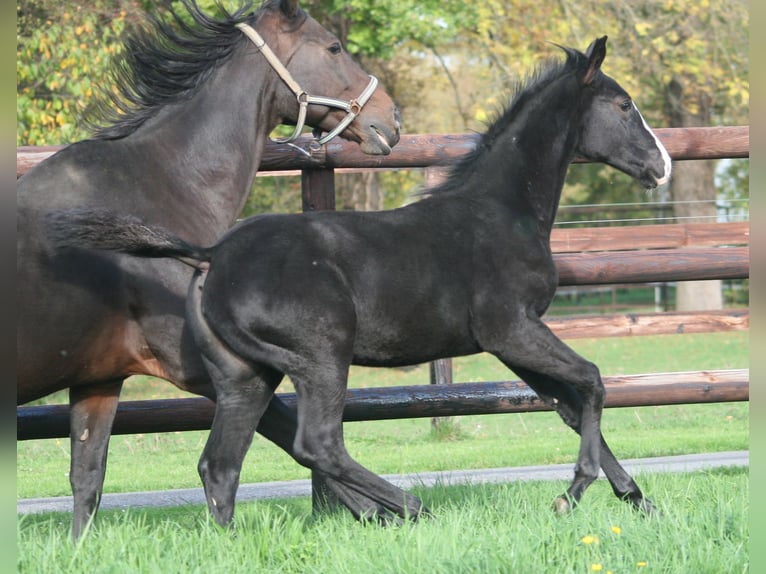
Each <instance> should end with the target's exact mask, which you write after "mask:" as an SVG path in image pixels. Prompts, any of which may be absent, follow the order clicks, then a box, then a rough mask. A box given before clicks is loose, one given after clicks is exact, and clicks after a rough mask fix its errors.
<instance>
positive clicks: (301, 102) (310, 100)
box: [236, 22, 378, 145]
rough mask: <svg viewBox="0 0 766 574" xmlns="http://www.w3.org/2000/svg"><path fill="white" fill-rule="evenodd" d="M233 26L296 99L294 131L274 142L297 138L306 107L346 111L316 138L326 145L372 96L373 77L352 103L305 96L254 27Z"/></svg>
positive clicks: (350, 101) (284, 141)
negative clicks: (344, 115)
mask: <svg viewBox="0 0 766 574" xmlns="http://www.w3.org/2000/svg"><path fill="white" fill-rule="evenodd" d="M236 27H237V28H239V29H240V30H241V31H242V32H243V33H244V34H245V36H247V37H248V38H250V40H251V41H252V42H253V44H255V46H256V48H258V50H260V52H261V53H262V54H263V56H264V57H265V58H266V61H267V62H268V63H269V65H271V67H272V68H273V69H274V71H275V72H276V73H277V75H278V76H279V77H280V78H281V79H282V81H283V82H284V83H285V84H287V87H288V88H290V90H292V92H293V94H295V97H296V99H297V100H298V121H297V122H296V123H295V130H294V131H293V133H292V135H290V136H289V137H286V138H279V139H275V140H274V141H275V142H276V143H290V142H292V141H294V140H295V139H297V138H298V136H299V135H301V130H303V126H304V124H305V123H306V113H307V111H308V107H309V105H310V104H316V105H320V106H328V107H331V108H340V109H341V110H345V111H346V117H344V118H343V119H342V120H341V121H340V122H338V125H337V126H335V128H333V130H332V131H331V132H329V133H328V134H326V135H325V136H324V137H322V138H319V139H317V142H318V143H319V144H320V145H321V144H325V143H327V142H328V141H330V140H331V139H332V138H334V137H335V136H337V135H338V134H340V133H341V132H342V131H343V130H345V129H346V128H347V127H348V125H349V124H350V123H351V122H353V121H354V118H356V116H358V115H359V113H360V112H361V111H362V108H363V107H364V105H365V104H366V103H367V102H368V101H369V99H370V98H371V97H372V94H373V93H374V92H375V89H376V88H377V87H378V79H377V78H376V77H375V76H372V75H370V82H369V83H368V84H367V87H366V88H365V89H364V90H363V91H362V93H361V94H360V95H359V97H358V98H356V99H353V100H349V101H345V100H339V99H337V98H328V97H325V96H312V95H309V94H308V92H306V91H305V90H304V89H303V88H301V86H300V84H298V82H296V81H295V79H294V78H293V77H292V75H291V74H290V72H289V71H288V70H287V68H286V67H285V66H284V65H283V64H282V62H280V61H279V58H277V56H276V55H275V54H274V52H273V51H272V50H271V48H269V46H268V45H267V44H266V41H265V40H264V39H263V37H262V36H261V35H260V34H259V33H258V32H256V31H255V28H253V27H252V26H250V25H249V24H246V23H244V22H241V23H239V24H236Z"/></svg>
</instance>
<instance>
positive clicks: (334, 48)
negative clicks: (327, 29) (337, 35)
mask: <svg viewBox="0 0 766 574" xmlns="http://www.w3.org/2000/svg"><path fill="white" fill-rule="evenodd" d="M327 49H328V50H329V52H330V53H331V54H333V55H337V54H340V53H341V52H342V51H343V48H341V45H340V44H339V43H338V42H335V44H333V45H332V46H330V47H329V48H327Z"/></svg>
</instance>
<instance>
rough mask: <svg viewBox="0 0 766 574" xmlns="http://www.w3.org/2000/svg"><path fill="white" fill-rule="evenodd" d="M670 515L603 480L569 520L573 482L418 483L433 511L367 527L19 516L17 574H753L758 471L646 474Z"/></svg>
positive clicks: (300, 515)
mask: <svg viewBox="0 0 766 574" xmlns="http://www.w3.org/2000/svg"><path fill="white" fill-rule="evenodd" d="M638 479H639V480H640V482H641V483H642V484H643V485H645V488H646V490H647V491H649V492H652V493H655V496H654V502H655V504H657V505H658V507H659V508H660V510H661V514H659V515H656V516H651V517H646V516H644V515H642V514H640V513H637V512H635V511H633V510H632V509H630V508H629V507H628V506H627V505H626V504H623V503H621V502H619V501H618V500H616V499H615V498H614V496H613V495H612V493H611V490H610V488H609V486H608V484H606V483H605V482H604V481H597V482H596V483H595V484H594V485H593V486H592V487H591V488H590V490H589V491H588V493H587V494H586V496H585V498H584V499H583V502H582V504H581V505H580V506H579V507H578V508H577V509H576V510H575V511H574V512H573V513H571V514H570V515H567V516H564V517H557V516H555V515H554V514H553V512H551V511H550V508H549V505H550V502H551V501H552V500H553V497H554V496H555V495H557V494H559V493H560V492H561V491H562V490H563V488H564V487H565V486H566V484H565V483H564V482H559V481H554V482H525V483H519V482H517V483H511V484H500V485H471V486H452V487H433V488H427V489H414V490H415V491H416V493H417V494H418V495H419V496H420V497H421V498H422V499H423V500H424V501H425V502H426V503H427V504H428V506H429V507H430V509H431V510H432V511H433V513H434V516H433V517H432V518H430V519H426V520H422V521H420V522H418V523H417V524H405V525H404V526H400V527H390V528H379V527H376V526H368V527H365V526H363V525H360V524H358V523H356V522H354V521H353V519H352V518H351V516H350V514H348V513H336V514H328V515H322V516H314V515H312V514H311V503H310V501H309V500H308V499H306V498H299V499H290V500H268V501H257V502H253V503H247V504H240V505H238V507H237V513H236V515H235V530H234V532H227V531H221V530H220V529H218V528H216V527H215V526H214V525H213V524H211V521H210V520H209V518H208V516H207V512H206V509H204V508H203V507H201V506H191V507H179V508H166V509H160V510H146V509H132V510H128V511H110V512H102V513H100V514H99V517H98V520H97V521H96V523H95V524H94V525H93V528H92V530H91V531H90V532H89V533H88V536H87V537H86V538H85V539H84V540H82V541H81V542H80V543H78V544H72V542H71V541H70V539H69V516H68V515H65V514H52V515H33V516H26V517H24V518H23V519H21V520H19V521H18V526H17V528H18V534H17V549H18V554H17V556H18V559H17V571H18V572H34V573H40V574H43V573H49V572H50V573H56V574H60V573H77V574H79V573H82V572H91V573H95V574H99V573H108V572H114V573H118V572H119V573H120V574H133V573H135V574H146V573H155V572H157V573H162V574H175V573H179V574H188V573H224V572H225V573H227V574H229V573H234V574H238V573H251V572H259V573H274V574H291V573H296V574H298V573H299V574H305V573H312V574H324V573H327V574H346V573H348V574H373V573H374V574H387V573H391V574H411V573H415V572H417V573H428V574H442V573H443V574H452V573H455V574H464V573H465V574H472V573H476V574H495V573H497V574H501V573H502V574H507V573H516V572H519V573H527V572H530V573H531V572H534V573H542V574H586V573H594V572H601V573H602V574H607V573H608V572H612V573H614V574H618V573H620V574H624V573H637V574H643V573H647V574H649V573H652V572H662V573H673V574H675V573H694V574H721V573H724V572H725V573H727V574H734V573H745V572H748V571H749V562H750V558H749V554H748V543H749V530H748V510H749V503H748V501H749V498H748V473H747V470H746V469H736V468H735V469H722V470H716V471H709V472H699V473H689V474H665V475H663V474H648V475H645V476H639V477H638Z"/></svg>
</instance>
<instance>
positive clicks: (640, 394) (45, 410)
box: [16, 126, 749, 440]
mask: <svg viewBox="0 0 766 574" xmlns="http://www.w3.org/2000/svg"><path fill="white" fill-rule="evenodd" d="M656 132H657V135H658V137H659V138H660V139H661V140H662V141H663V144H664V145H665V146H666V147H667V149H668V152H669V153H670V155H671V157H672V158H673V159H674V160H676V161H678V160H692V159H719V158H739V157H749V128H748V127H747V126H737V127H720V128H684V129H658V130H656ZM477 137H478V136H474V135H404V136H403V137H402V139H401V141H400V143H399V144H398V145H397V146H396V148H394V151H393V152H392V154H391V155H389V156H385V157H380V156H367V155H364V154H362V153H361V152H360V151H359V150H358V148H357V146H355V145H354V144H349V143H347V142H344V141H342V140H333V142H331V143H329V144H327V145H326V146H323V147H321V148H316V147H314V146H313V145H312V144H311V143H310V140H309V138H306V137H303V138H300V139H299V146H300V147H302V148H303V151H301V150H298V149H294V148H290V147H288V146H281V145H277V144H270V145H268V146H267V149H266V153H265V156H264V161H263V164H262V166H261V170H262V171H282V170H296V169H297V170H301V174H302V187H303V206H304V210H306V211H308V210H316V209H333V208H334V205H335V195H334V193H335V192H334V170H335V169H349V168H351V169H359V168H365V169H367V168H379V169H396V168H424V167H425V168H428V167H432V166H439V165H442V164H444V163H449V162H450V161H451V160H453V159H455V158H456V157H458V156H460V155H462V154H464V153H466V152H467V151H470V150H471V149H472V148H473V146H475V144H476V141H477ZM56 149H58V148H56V147H50V148H18V150H17V170H16V171H17V176H20V175H21V174H23V173H24V172H25V171H27V170H28V169H30V168H31V167H32V166H33V165H34V164H35V163H37V162H39V161H41V160H42V159H44V158H46V157H48V156H49V155H51V154H52V153H54V152H55V151H56ZM551 245H552V248H553V250H554V253H555V255H554V257H555V261H556V265H557V267H558V270H559V284H560V285H561V286H571V285H600V284H614V283H621V284H624V283H646V282H666V281H691V280H703V279H739V278H746V277H748V276H749V247H748V245H749V226H748V224H747V223H725V224H724V223H717V224H684V225H682V224H673V225H646V226H638V227H619V228H590V229H566V230H564V229H556V230H554V233H553V236H552V241H551ZM547 323H548V325H549V326H550V327H551V328H552V329H553V330H554V331H555V332H556V333H557V334H558V335H559V336H561V337H562V338H576V337H583V336H588V337H607V336H625V335H656V334H667V333H698V332H709V331H721V330H736V329H748V328H749V313H748V310H747V309H738V310H726V311H716V312H705V313H652V314H642V315H636V314H625V315H619V314H618V315H607V316H599V317H585V318H580V317H569V318H555V319H550V320H548V321H547ZM435 379H447V380H451V373H450V372H449V363H446V368H445V367H444V364H439V363H437V364H435V366H434V367H432V380H435ZM604 382H605V385H606V391H607V395H606V406H607V407H618V406H640V405H647V406H648V405H663V404H678V403H695V402H725V401H746V400H749V371H748V369H735V370H723V371H697V372H685V373H661V374H644V375H632V376H620V377H609V376H607V377H604ZM280 397H282V399H283V400H285V402H286V403H287V404H288V405H289V406H291V407H294V406H295V403H296V397H295V395H294V394H291V393H285V394H280ZM547 408H548V407H547V406H545V405H544V404H543V403H542V402H541V401H540V400H539V399H538V397H537V396H536V395H535V393H534V392H532V391H531V389H529V388H528V387H527V386H526V385H525V384H524V383H522V382H519V381H513V382H489V383H468V382H467V383H459V384H451V385H417V386H408V387H393V388H385V389H350V390H349V391H348V394H347V404H346V409H345V412H344V420H346V421H360V420H381V419H395V418H416V417H442V416H453V415H468V414H489V413H505V412H526V411H538V410H547ZM213 412H214V406H213V404H212V403H211V402H210V401H208V400H207V399H203V398H190V399H167V400H154V401H126V402H122V403H121V404H120V406H119V407H118V411H117V416H116V418H115V423H114V429H113V433H114V434H133V433H149V432H171V431H183V430H203V429H208V428H210V423H211V421H212V417H213ZM68 434H69V407H68V405H47V406H22V407H18V408H17V438H18V440H26V439H34V438H54V437H65V436H68Z"/></svg>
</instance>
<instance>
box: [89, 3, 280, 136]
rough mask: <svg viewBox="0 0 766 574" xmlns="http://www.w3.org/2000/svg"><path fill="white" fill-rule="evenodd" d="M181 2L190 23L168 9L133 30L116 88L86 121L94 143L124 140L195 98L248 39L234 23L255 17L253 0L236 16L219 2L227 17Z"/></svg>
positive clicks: (115, 75)
mask: <svg viewBox="0 0 766 574" xmlns="http://www.w3.org/2000/svg"><path fill="white" fill-rule="evenodd" d="M275 1H276V0H271V1H270V2H265V3H264V5H263V6H262V7H261V9H260V10H263V9H264V8H266V7H267V6H268V5H269V4H273V3H274V2H275ZM181 3H182V6H183V8H184V9H185V11H186V12H187V13H188V15H189V16H190V17H191V19H192V21H191V23H189V22H188V21H186V20H184V18H183V16H182V15H181V14H179V12H178V9H176V8H173V7H172V5H169V7H168V8H167V9H166V10H165V12H164V13H163V15H162V16H154V15H152V16H150V17H149V22H150V26H149V27H142V28H136V29H134V30H133V31H131V33H130V34H129V36H128V37H127V39H126V40H125V45H124V50H123V53H122V55H121V56H120V57H119V58H118V59H116V61H115V63H114V65H113V67H112V70H111V78H110V79H111V80H112V82H113V83H114V88H115V90H114V91H109V90H108V89H104V90H103V91H102V94H101V98H100V101H98V102H97V103H96V105H95V108H94V117H93V118H92V119H89V120H88V123H89V124H90V125H91V126H92V128H93V130H94V138H95V139H117V138H121V137H124V136H126V135H128V134H130V133H132V132H134V131H135V130H136V128H138V127H139V126H140V125H141V124H143V123H144V122H145V121H146V120H147V119H149V118H151V117H152V116H153V115H155V113H156V112H157V110H158V109H159V108H161V107H163V106H166V105H168V104H172V103H175V102H179V101H183V100H185V99H188V98H190V97H192V96H193V95H194V94H195V93H196V92H197V91H198V90H199V88H200V86H201V85H202V84H203V83H204V82H205V80H206V79H207V78H208V77H209V75H210V73H211V72H212V71H213V70H214V69H215V68H216V67H217V66H219V65H220V64H221V63H223V62H225V61H226V60H227V59H228V57H229V56H231V54H232V53H233V51H234V49H235V48H236V47H237V46H238V45H239V43H238V42H237V40H239V39H240V38H244V36H243V34H242V32H240V30H239V29H238V28H236V27H235V26H234V25H235V24H237V23H239V22H243V21H245V20H249V19H250V18H251V17H252V16H253V11H252V5H253V3H252V0H245V4H244V5H243V6H241V7H240V8H238V9H237V10H236V11H235V12H234V13H233V14H229V13H228V12H227V11H226V10H225V9H224V8H223V6H221V5H220V4H219V8H220V10H221V12H222V13H223V14H225V16H224V17H223V18H215V17H212V16H209V15H207V14H205V13H203V12H202V10H201V9H200V8H199V6H197V4H196V2H195V0H181ZM260 10H259V12H260ZM256 14H257V13H256Z"/></svg>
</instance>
